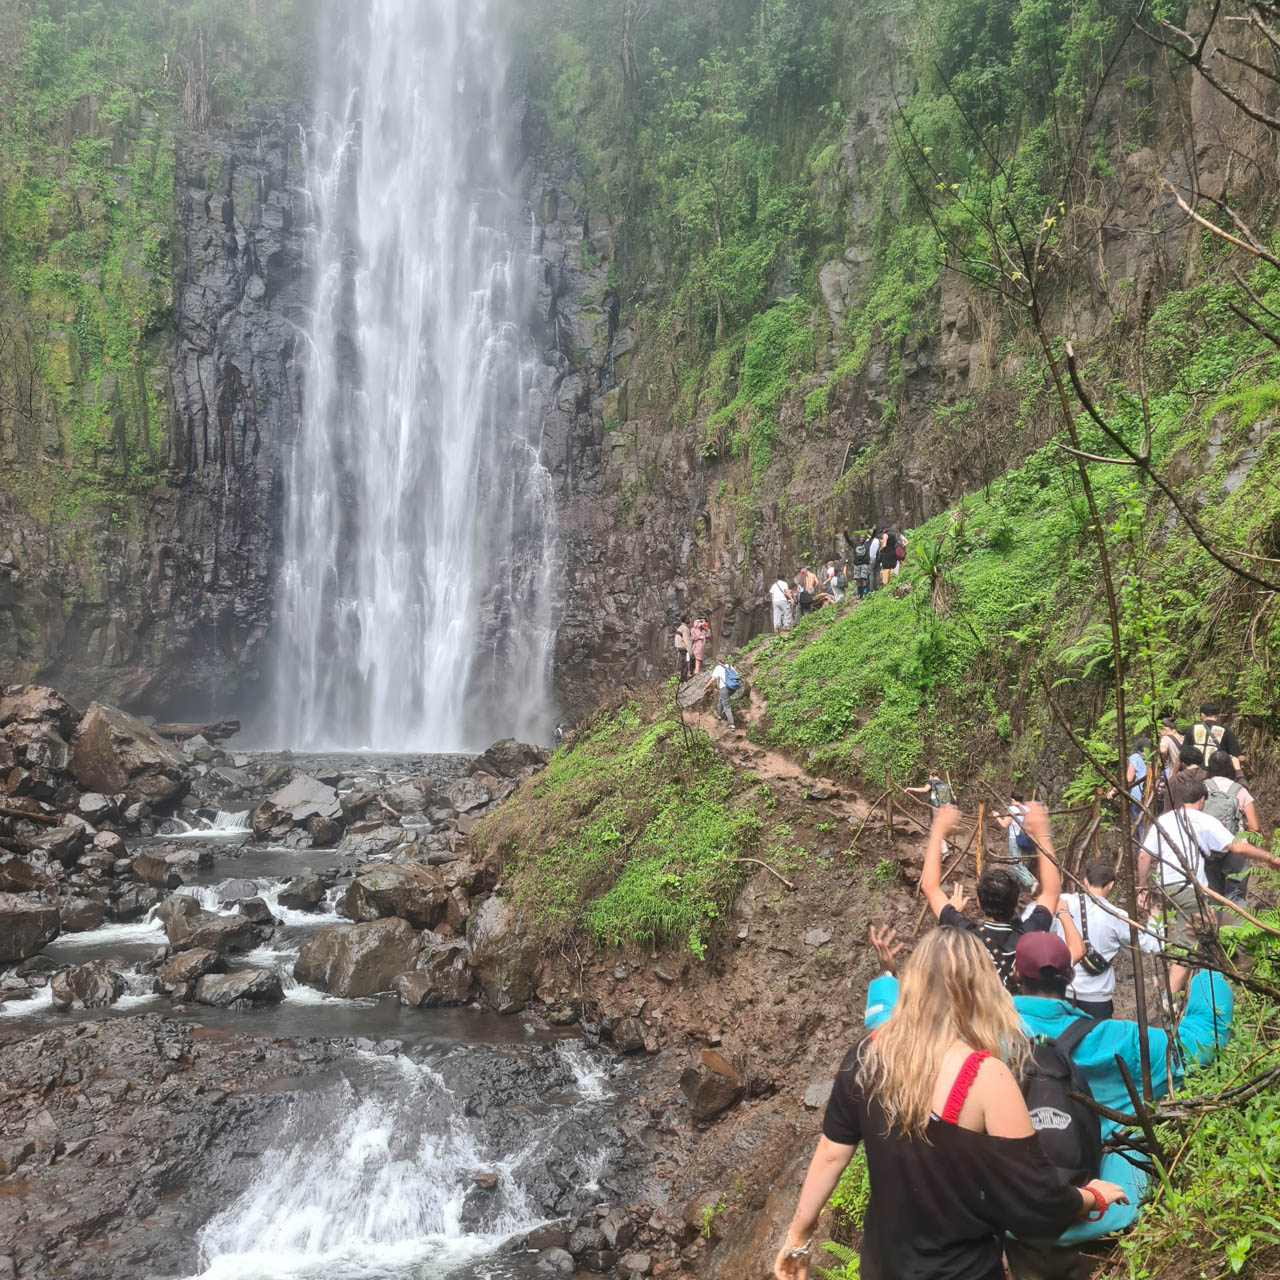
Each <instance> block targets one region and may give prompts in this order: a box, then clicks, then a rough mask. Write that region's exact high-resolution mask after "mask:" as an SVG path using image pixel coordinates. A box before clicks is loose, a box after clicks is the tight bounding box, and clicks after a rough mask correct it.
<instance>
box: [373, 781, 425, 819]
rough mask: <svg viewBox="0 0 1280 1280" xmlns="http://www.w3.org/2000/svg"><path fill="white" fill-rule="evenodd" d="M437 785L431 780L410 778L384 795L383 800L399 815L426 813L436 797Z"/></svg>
mask: <svg viewBox="0 0 1280 1280" xmlns="http://www.w3.org/2000/svg"><path fill="white" fill-rule="evenodd" d="M435 789H436V784H435V783H434V782H432V781H431V779H430V778H410V779H409V780H408V781H407V782H398V783H396V785H395V786H394V787H388V788H387V790H385V791H384V792H383V793H382V799H383V801H384V802H385V803H386V804H389V805H390V806H391V807H392V808H393V809H394V810H395V811H396V812H397V813H411V814H418V813H426V811H427V809H428V808H429V807H430V805H431V800H432V797H433V796H434V795H435Z"/></svg>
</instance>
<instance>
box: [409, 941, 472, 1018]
mask: <svg viewBox="0 0 1280 1280" xmlns="http://www.w3.org/2000/svg"><path fill="white" fill-rule="evenodd" d="M433 939H434V935H433V934H428V935H427V936H426V938H425V939H424V945H423V948H422V951H421V952H420V953H419V955H418V962H417V965H416V966H415V968H414V969H413V970H412V971H411V972H409V973H402V974H399V975H397V977H396V980H395V984H394V985H395V991H396V994H397V995H398V996H399V997H400V1003H401V1004H407V1005H412V1006H413V1007H414V1008H419V1007H421V1006H424V1005H437V1004H467V1003H468V1002H469V1001H470V1000H471V999H472V997H473V996H474V995H475V989H476V979H475V975H474V974H473V973H472V972H471V966H470V965H469V964H468V963H467V944H466V943H465V942H463V941H462V940H461V939H448V940H446V939H436V940H433Z"/></svg>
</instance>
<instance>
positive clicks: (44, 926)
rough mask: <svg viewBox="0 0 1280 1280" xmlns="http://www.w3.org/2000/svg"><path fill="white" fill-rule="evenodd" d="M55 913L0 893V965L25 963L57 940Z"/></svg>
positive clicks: (33, 902)
mask: <svg viewBox="0 0 1280 1280" xmlns="http://www.w3.org/2000/svg"><path fill="white" fill-rule="evenodd" d="M58 928H59V924H58V912H57V910H56V909H55V908H53V907H50V906H47V905H46V904H45V903H43V902H35V901H33V900H32V899H30V898H19V897H18V896H17V895H16V894H12V893H0V962H5V961H12V960H25V959H26V958H27V957H28V956H33V955H35V954H36V952H37V951H39V950H40V949H41V948H42V947H46V946H48V945H49V943H51V942H52V941H53V940H54V938H56V937H57V936H58Z"/></svg>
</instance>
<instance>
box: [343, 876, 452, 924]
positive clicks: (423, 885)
mask: <svg viewBox="0 0 1280 1280" xmlns="http://www.w3.org/2000/svg"><path fill="white" fill-rule="evenodd" d="M448 902H449V891H448V889H446V888H445V884H444V879H443V877H442V876H441V874H440V872H439V871H437V870H436V868H435V867H431V866H423V865H421V864H419V863H380V864H378V865H376V866H369V867H361V868H360V870H359V871H358V872H357V873H356V877H355V879H354V880H352V882H351V885H350V887H349V888H348V889H347V891H346V893H345V894H343V896H342V901H341V902H340V903H339V905H338V909H339V910H340V911H341V912H342V914H343V915H344V916H346V917H348V919H351V920H355V921H360V922H363V921H369V920H381V919H383V918H384V917H386V916H399V917H401V919H404V920H407V921H408V922H409V923H410V924H411V925H413V926H415V928H418V929H431V928H434V927H435V925H437V924H439V923H440V921H441V920H443V919H444V916H445V910H446V907H447V905H448Z"/></svg>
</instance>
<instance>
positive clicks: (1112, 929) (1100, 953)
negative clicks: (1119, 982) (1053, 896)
mask: <svg viewBox="0 0 1280 1280" xmlns="http://www.w3.org/2000/svg"><path fill="white" fill-rule="evenodd" d="M1084 885H1085V892H1084V893H1064V894H1063V895H1062V896H1061V897H1060V898H1059V899H1058V910H1057V919H1055V920H1054V922H1053V931H1054V933H1056V934H1058V935H1059V936H1060V937H1062V938H1063V939H1064V940H1065V941H1066V942H1067V943H1068V944H1070V942H1071V939H1070V938H1068V937H1067V931H1066V928H1065V927H1064V926H1065V921H1064V920H1063V919H1062V914H1063V912H1066V913H1067V915H1068V917H1069V918H1070V920H1071V924H1072V926H1073V927H1074V928H1075V930H1076V932H1077V933H1078V934H1079V936H1080V940H1081V943H1082V944H1083V946H1084V955H1083V957H1082V958H1081V959H1079V960H1077V961H1076V965H1075V976H1074V977H1073V979H1072V982H1071V1002H1072V1004H1074V1005H1075V1006H1076V1008H1077V1009H1079V1010H1080V1011H1081V1012H1082V1013H1087V1014H1088V1015H1089V1016H1090V1017H1091V1018H1109V1017H1111V1016H1112V1014H1113V1013H1114V1012H1115V1005H1114V1000H1113V997H1114V996H1115V990H1116V971H1115V969H1114V968H1112V961H1114V960H1115V958H1116V955H1117V954H1118V953H1119V951H1120V948H1121V947H1127V946H1128V945H1129V922H1128V921H1127V920H1125V919H1123V918H1122V916H1121V915H1120V914H1119V913H1118V912H1115V911H1112V910H1110V909H1109V908H1108V906H1107V899H1108V898H1109V897H1110V896H1111V891H1112V890H1113V889H1114V888H1115V887H1116V873H1115V868H1114V867H1112V865H1111V864H1110V863H1109V862H1104V861H1103V860H1102V859H1101V858H1099V859H1095V860H1094V861H1092V862H1089V863H1087V864H1086V866H1085V868H1084ZM1081 908H1083V911H1082V910H1081ZM1138 946H1139V948H1140V949H1141V950H1142V951H1145V952H1147V953H1148V954H1149V955H1150V954H1153V953H1154V952H1157V951H1159V950H1160V939H1159V938H1158V937H1157V936H1156V935H1155V934H1154V933H1153V932H1150V931H1139V933H1138Z"/></svg>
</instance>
